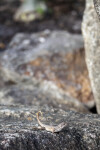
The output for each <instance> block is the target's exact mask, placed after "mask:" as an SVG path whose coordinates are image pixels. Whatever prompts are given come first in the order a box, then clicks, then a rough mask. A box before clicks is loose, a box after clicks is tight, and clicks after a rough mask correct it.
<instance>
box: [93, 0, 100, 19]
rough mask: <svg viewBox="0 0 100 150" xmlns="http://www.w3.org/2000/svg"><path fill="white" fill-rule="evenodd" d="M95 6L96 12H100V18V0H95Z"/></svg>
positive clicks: (99, 14)
mask: <svg viewBox="0 0 100 150" xmlns="http://www.w3.org/2000/svg"><path fill="white" fill-rule="evenodd" d="M94 6H95V9H96V12H97V14H98V17H99V19H100V0H94Z"/></svg>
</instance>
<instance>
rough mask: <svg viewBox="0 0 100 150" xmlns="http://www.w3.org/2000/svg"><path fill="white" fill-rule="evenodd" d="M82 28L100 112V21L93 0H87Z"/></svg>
mask: <svg viewBox="0 0 100 150" xmlns="http://www.w3.org/2000/svg"><path fill="white" fill-rule="evenodd" d="M82 30H83V36H84V41H85V50H86V62H87V66H88V70H89V76H90V80H91V85H92V89H93V93H94V97H95V100H96V106H97V111H98V113H100V22H99V19H98V17H97V14H96V12H95V9H94V5H93V0H87V1H86V10H85V13H84V19H83V25H82Z"/></svg>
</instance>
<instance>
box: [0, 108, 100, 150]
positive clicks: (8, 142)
mask: <svg viewBox="0 0 100 150" xmlns="http://www.w3.org/2000/svg"><path fill="white" fill-rule="evenodd" d="M38 110H40V108H39V107H37V106H30V107H29V106H26V107H25V106H14V105H12V106H0V149H1V150H15V149H16V150H19V149H20V150H27V149H29V150H47V149H49V150H52V149H53V150H61V149H62V150H99V149H100V116H99V115H92V114H91V115H84V114H79V113H75V112H73V111H70V110H66V111H62V110H61V109H59V110H58V109H52V108H51V109H50V108H48V107H44V108H41V111H42V113H43V116H42V117H41V121H42V122H43V123H45V124H47V125H50V124H51V125H58V124H59V123H61V122H62V121H63V122H65V123H66V126H65V127H64V128H63V130H62V131H61V132H59V133H50V132H47V131H46V130H44V129H40V128H39V126H38V122H37V120H36V112H37V111H38Z"/></svg>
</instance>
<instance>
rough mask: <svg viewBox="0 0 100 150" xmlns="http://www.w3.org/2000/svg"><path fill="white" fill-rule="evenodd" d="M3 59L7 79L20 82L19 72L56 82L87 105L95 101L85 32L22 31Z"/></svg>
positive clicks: (3, 75)
mask: <svg viewBox="0 0 100 150" xmlns="http://www.w3.org/2000/svg"><path fill="white" fill-rule="evenodd" d="M0 61H1V64H2V65H1V66H2V67H1V74H2V78H4V81H6V82H7V80H8V82H9V81H10V82H14V83H17V82H18V80H19V81H20V79H18V78H17V77H16V75H14V74H15V73H16V74H20V75H21V76H23V75H26V76H27V77H31V78H33V77H35V78H37V79H41V80H46V81H52V82H54V83H55V84H56V85H57V86H58V87H59V88H61V89H62V90H64V92H67V93H69V95H70V96H71V97H74V98H75V99H78V100H80V101H81V102H84V103H85V104H86V105H87V104H88V101H89V104H90V102H91V101H92V104H93V101H94V99H93V94H92V91H91V87H90V83H89V78H88V71H87V68H86V64H85V60H84V50H83V40H82V37H81V35H73V34H69V33H68V32H66V31H52V32H50V31H47V30H46V31H44V32H40V33H36V34H31V35H29V34H18V35H16V36H15V37H14V38H13V39H12V41H11V43H10V44H9V48H8V50H6V51H5V52H4V54H3V56H2V57H1V59H0ZM12 72H13V74H12ZM14 72H15V73H14ZM21 76H20V77H21ZM90 107H91V106H90Z"/></svg>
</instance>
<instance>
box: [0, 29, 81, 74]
mask: <svg viewBox="0 0 100 150" xmlns="http://www.w3.org/2000/svg"><path fill="white" fill-rule="evenodd" d="M80 48H83V38H82V36H81V35H73V34H69V33H68V32H66V31H52V32H50V31H49V30H46V31H44V32H41V33H34V34H24V33H20V34H17V35H16V36H15V37H14V38H13V39H12V41H11V43H10V44H9V47H8V49H7V50H6V51H5V53H4V55H3V56H2V58H1V59H0V62H1V64H2V65H3V66H4V67H6V68H8V69H10V70H14V71H15V70H16V69H17V67H18V66H19V65H21V64H24V63H27V62H29V61H31V60H34V59H36V58H37V56H38V57H39V56H41V55H42V56H43V55H44V54H50V53H54V52H61V53H63V52H67V51H69V50H70V51H72V50H79V49H80Z"/></svg>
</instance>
